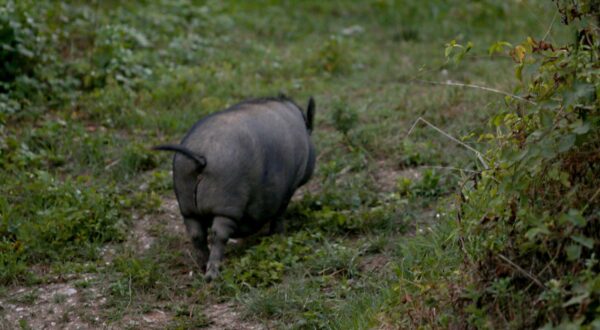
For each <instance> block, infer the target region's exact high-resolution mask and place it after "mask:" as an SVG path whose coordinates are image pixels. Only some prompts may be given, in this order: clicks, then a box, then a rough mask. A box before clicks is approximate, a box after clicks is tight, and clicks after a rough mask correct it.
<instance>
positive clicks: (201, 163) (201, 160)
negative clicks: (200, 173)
mask: <svg viewBox="0 0 600 330" xmlns="http://www.w3.org/2000/svg"><path fill="white" fill-rule="evenodd" d="M152 149H154V150H164V151H175V152H178V153H180V154H182V155H184V156H186V157H187V158H189V159H191V160H193V161H194V162H196V164H197V165H198V169H199V170H201V169H203V168H204V167H205V166H206V158H205V157H204V156H200V155H197V154H195V153H194V152H193V151H191V150H190V149H188V148H186V147H184V146H181V145H177V144H163V145H160V146H156V147H152Z"/></svg>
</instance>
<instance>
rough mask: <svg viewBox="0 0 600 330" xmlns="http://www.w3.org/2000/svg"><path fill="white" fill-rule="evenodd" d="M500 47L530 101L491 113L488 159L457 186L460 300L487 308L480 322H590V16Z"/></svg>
mask: <svg viewBox="0 0 600 330" xmlns="http://www.w3.org/2000/svg"><path fill="white" fill-rule="evenodd" d="M577 3H578V4H579V6H576V7H569V8H567V6H570V5H571V2H568V4H567V2H562V1H559V2H558V4H559V9H560V10H561V12H562V13H563V14H565V13H569V15H573V11H574V10H576V11H577V15H575V17H579V18H582V19H583V18H585V16H590V19H595V18H596V17H597V16H598V15H599V14H600V11H599V10H600V8H594V7H593V6H585V4H586V2H585V1H579V2H577ZM585 10H587V12H586V11H585ZM563 19H564V21H565V22H567V23H570V22H572V20H573V19H574V18H573V17H568V16H564V17H563ZM510 54H511V55H512V56H513V58H514V59H515V61H516V62H517V76H518V77H519V79H520V80H521V82H522V85H521V86H522V87H521V88H522V89H523V90H524V91H525V92H527V94H528V96H527V98H528V100H530V101H528V103H525V104H523V103H521V102H520V103H518V104H514V105H513V107H511V108H510V109H508V110H506V111H504V112H502V113H500V114H498V115H497V116H495V117H494V118H493V119H492V120H491V123H492V125H493V126H495V128H496V131H497V132H498V133H497V134H496V135H495V136H494V137H493V138H492V139H491V148H490V150H489V151H488V152H487V155H486V157H487V158H488V160H489V162H490V165H491V169H490V170H485V171H483V172H482V174H481V177H479V178H477V179H478V180H477V181H476V183H475V184H474V185H473V187H474V188H472V189H465V190H464V191H463V192H462V193H463V195H464V198H463V200H462V203H461V207H460V213H461V218H463V219H465V221H463V222H462V225H461V231H462V238H461V239H462V240H463V242H464V249H465V252H466V253H467V256H468V265H475V266H476V267H477V271H478V272H477V273H478V287H479V289H478V290H476V291H475V292H476V293H475V294H474V297H473V300H472V304H471V305H470V306H469V310H470V311H471V312H473V313H475V314H480V315H486V314H487V315H488V316H487V318H488V323H486V322H484V323H482V324H489V322H492V324H501V323H500V322H501V321H500V320H503V319H504V317H505V316H506V315H511V316H513V319H512V320H509V321H511V322H514V323H516V324H520V325H521V326H526V327H532V326H542V325H544V324H547V325H558V324H560V323H561V322H563V323H564V322H566V323H570V324H572V325H578V326H583V325H588V326H590V325H591V324H592V323H593V324H596V325H597V323H598V318H599V316H600V304H599V303H598V302H599V301H600V277H599V276H598V271H599V270H600V264H599V263H598V257H599V256H598V251H599V247H600V240H599V238H600V226H599V219H600V198H599V197H600V196H598V195H599V193H600V190H599V189H598V187H600V162H599V160H600V152H599V150H600V112H599V105H600V74H599V71H598V63H599V61H600V33H599V30H598V28H597V26H595V25H594V24H590V25H588V26H587V27H586V28H585V29H582V30H579V32H578V34H577V39H576V40H575V41H574V43H573V44H571V45H567V46H565V47H559V46H556V45H551V44H549V43H547V42H545V41H543V40H542V41H535V40H533V39H531V38H528V39H527V41H525V42H524V43H522V44H520V45H517V46H514V47H512V50H511V53H510ZM525 72H532V73H531V74H530V75H527V74H525ZM481 317H482V318H484V319H485V318H486V317H485V316H481ZM471 321H473V322H475V323H476V324H477V323H478V322H480V321H481V319H479V320H478V318H473V319H472V320H471ZM566 323H565V324H566Z"/></svg>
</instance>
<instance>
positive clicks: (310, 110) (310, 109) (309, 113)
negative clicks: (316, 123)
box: [306, 96, 315, 132]
mask: <svg viewBox="0 0 600 330" xmlns="http://www.w3.org/2000/svg"><path fill="white" fill-rule="evenodd" d="M314 118H315V99H313V98H312V96H311V97H310V98H309V99H308V106H307V107H306V128H307V129H308V131H309V132H312V130H313V120H314Z"/></svg>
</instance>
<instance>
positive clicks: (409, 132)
mask: <svg viewBox="0 0 600 330" xmlns="http://www.w3.org/2000/svg"><path fill="white" fill-rule="evenodd" d="M419 121H422V122H424V123H425V124H427V125H429V126H430V127H431V128H433V129H435V130H436V131H438V132H439V133H440V134H442V135H443V136H445V137H447V138H449V139H450V140H452V141H454V142H456V143H458V144H460V145H461V146H463V147H465V148H467V149H469V150H471V151H472V152H474V153H475V155H477V158H478V159H479V161H480V162H481V164H483V167H484V168H485V169H486V170H487V169H489V168H490V167H489V166H488V164H487V162H486V161H485V160H484V159H483V155H482V154H481V152H479V151H477V150H476V149H474V148H473V147H471V146H470V145H468V144H466V143H464V142H462V141H460V140H458V139H457V138H455V137H454V136H452V135H450V134H448V133H446V132H444V131H443V130H442V129H440V128H438V127H437V126H435V125H434V124H432V123H430V122H428V121H427V120H426V119H424V118H423V117H419V118H417V120H415V122H414V123H413V124H412V126H411V127H410V130H408V134H406V136H407V137H408V136H409V135H410V134H411V133H412V131H413V129H414V128H415V126H417V123H418V122H419Z"/></svg>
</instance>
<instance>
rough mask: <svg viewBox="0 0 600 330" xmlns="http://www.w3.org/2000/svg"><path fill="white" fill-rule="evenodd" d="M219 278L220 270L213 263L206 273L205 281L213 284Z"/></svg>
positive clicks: (209, 265) (209, 264)
mask: <svg viewBox="0 0 600 330" xmlns="http://www.w3.org/2000/svg"><path fill="white" fill-rule="evenodd" d="M218 277H219V268H218V267H216V266H215V265H214V264H212V263H208V267H207V269H206V273H205V274H204V280H205V281H206V282H211V281H213V280H216V279H217V278H218Z"/></svg>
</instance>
